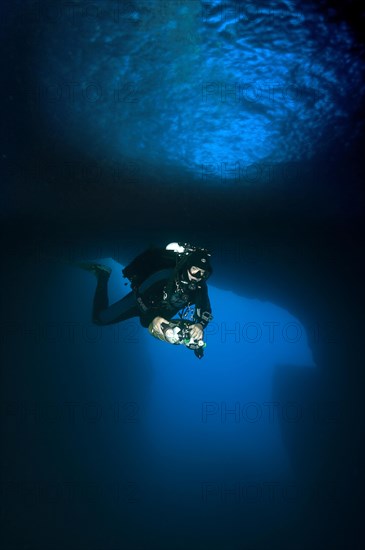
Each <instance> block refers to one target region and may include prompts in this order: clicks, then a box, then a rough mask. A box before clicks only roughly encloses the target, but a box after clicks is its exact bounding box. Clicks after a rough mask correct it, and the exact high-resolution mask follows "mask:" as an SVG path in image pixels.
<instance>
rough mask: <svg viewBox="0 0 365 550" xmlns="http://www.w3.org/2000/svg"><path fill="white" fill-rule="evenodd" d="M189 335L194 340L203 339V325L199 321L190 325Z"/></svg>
mask: <svg viewBox="0 0 365 550" xmlns="http://www.w3.org/2000/svg"><path fill="white" fill-rule="evenodd" d="M190 335H191V337H192V338H194V340H202V339H203V325H202V324H201V323H196V324H195V325H192V327H191V329H190Z"/></svg>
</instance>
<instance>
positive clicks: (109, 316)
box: [93, 288, 140, 325]
mask: <svg viewBox="0 0 365 550" xmlns="http://www.w3.org/2000/svg"><path fill="white" fill-rule="evenodd" d="M100 292H101V297H102V292H103V289H102V288H100ZM95 295H96V293H95ZM100 303H102V302H100ZM94 304H95V301H94ZM97 306H99V303H98V304H97ZM139 313H140V312H139V309H138V306H137V303H136V297H135V294H134V292H130V293H129V294H127V295H126V296H124V298H122V299H121V300H118V302H115V303H114V304H112V305H111V306H109V307H108V306H107V305H106V307H104V308H103V309H95V308H94V316H93V320H94V323H98V324H100V325H111V324H113V323H119V322H120V321H126V320H127V319H131V317H138V316H139ZM95 314H97V316H95Z"/></svg>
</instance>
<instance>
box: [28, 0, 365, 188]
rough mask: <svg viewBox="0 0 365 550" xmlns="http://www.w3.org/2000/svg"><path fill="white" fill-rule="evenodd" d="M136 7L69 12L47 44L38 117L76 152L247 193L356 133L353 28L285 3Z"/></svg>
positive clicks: (47, 34) (52, 28)
mask: <svg viewBox="0 0 365 550" xmlns="http://www.w3.org/2000/svg"><path fill="white" fill-rule="evenodd" d="M121 4H122V5H123V4H124V3H121ZM129 4H130V3H128V2H127V3H125V9H123V8H122V7H120V8H119V10H118V11H117V13H116V12H115V3H114V2H105V3H104V6H105V8H104V11H103V14H104V15H101V14H100V15H99V17H98V14H95V16H92V15H91V14H87V16H84V17H82V14H78V12H77V10H74V12H73V16H72V17H71V16H70V15H68V16H67V13H63V14H62V13H61V16H59V17H57V18H56V17H55V18H54V21H53V22H52V24H49V25H48V27H47V30H45V31H44V35H43V38H44V41H40V42H39V58H40V64H39V70H38V74H37V86H38V87H40V90H41V96H40V97H41V106H42V110H43V111H44V113H45V115H46V117H47V119H48V124H49V125H50V126H51V127H52V128H53V129H55V130H56V131H57V132H58V133H59V134H60V135H63V136H64V137H65V139H66V141H67V142H69V143H72V144H73V146H74V147H75V148H80V147H81V148H82V149H84V150H85V151H86V152H88V153H89V154H90V156H92V157H93V158H95V159H103V161H107V162H116V163H118V164H122V165H123V163H124V162H126V159H136V160H138V162H140V161H142V163H143V164H144V165H145V166H146V165H148V164H152V165H154V166H156V169H157V170H161V168H162V167H177V168H178V169H180V170H184V172H185V173H187V174H189V175H190V177H191V178H196V180H197V181H200V183H201V184H202V185H213V184H220V183H221V181H222V180H223V181H224V182H225V183H226V184H227V183H228V184H229V183H232V184H233V183H235V182H236V181H237V179H238V178H239V179H241V180H243V181H244V183H245V184H246V185H247V186H250V185H255V184H256V183H258V182H260V181H261V180H264V181H265V174H264V173H263V172H264V170H261V171H260V173H257V165H261V166H262V165H264V164H265V163H284V162H293V161H299V160H303V159H309V158H311V157H312V156H313V154H314V153H315V152H318V151H319V150H320V147H321V143H322V142H323V143H325V144H326V145H328V144H329V142H330V141H331V140H336V139H343V136H344V135H345V134H346V133H348V132H346V129H347V128H348V124H349V119H350V117H351V114H352V113H354V111H355V109H357V108H358V107H359V104H360V103H359V102H360V100H361V97H362V92H363V90H364V81H365V80H364V66H363V64H362V62H361V61H360V58H357V57H356V56H355V53H354V49H353V48H352V46H353V37H352V35H351V32H350V30H349V28H348V27H347V26H346V24H345V23H342V24H335V23H328V22H326V20H325V19H324V17H323V16H322V15H318V14H314V10H313V11H312V12H311V10H310V6H307V7H306V9H305V11H304V10H303V9H302V7H301V3H300V2H296V1H289V0H284V1H283V2H280V3H278V2H276V0H275V1H274V0H272V1H271V2H267V1H265V2H252V3H240V2H229V1H224V2H211V1H209V2H203V3H201V2H198V1H196V2H195V1H189V2H187V3H186V4H184V5H181V4H180V3H179V2H177V3H175V2H162V3H161V2H159V1H156V2H153V1H151V0H143V1H141V2H138V3H137V4H136V6H135V7H133V10H132V9H131V7H129V8H128V7H127V6H128V5H129ZM65 45H66V46H65ZM352 133H353V135H355V134H356V128H354V126H352ZM80 144H81V145H80ZM252 166H254V168H252ZM250 167H251V168H250ZM247 171H248V172H249V174H247Z"/></svg>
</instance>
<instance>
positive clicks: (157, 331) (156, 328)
mask: <svg viewBox="0 0 365 550" xmlns="http://www.w3.org/2000/svg"><path fill="white" fill-rule="evenodd" d="M163 323H166V324H169V321H167V320H166V319H164V318H163V317H155V318H154V319H153V321H152V323H151V325H150V326H151V333H152V334H153V336H156V338H158V339H159V340H163V342H166V340H165V336H164V333H163V331H162V327H161V325H162V324H163Z"/></svg>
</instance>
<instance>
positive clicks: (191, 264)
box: [79, 243, 212, 343]
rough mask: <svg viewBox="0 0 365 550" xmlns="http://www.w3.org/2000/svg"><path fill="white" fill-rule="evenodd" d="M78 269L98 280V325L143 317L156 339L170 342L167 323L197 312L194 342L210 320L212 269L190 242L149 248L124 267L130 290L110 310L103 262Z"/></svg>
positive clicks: (192, 325)
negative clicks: (209, 288) (209, 280)
mask: <svg viewBox="0 0 365 550" xmlns="http://www.w3.org/2000/svg"><path fill="white" fill-rule="evenodd" d="M79 266H80V267H83V268H84V269H87V270H88V271H92V272H93V273H94V274H95V275H96V277H97V287H96V291H95V296H94V302H93V321H94V323H96V324H99V325H110V324H113V323H118V322H120V321H124V320H126V319H130V318H132V317H139V319H140V323H141V325H142V326H143V327H146V328H147V327H148V330H149V332H150V333H151V334H152V335H153V336H155V337H156V338H159V339H160V340H162V341H165V342H169V343H172V342H170V341H169V340H168V339H167V338H166V336H165V332H164V327H165V326H166V324H168V323H169V321H170V320H171V319H172V318H173V317H174V315H176V314H177V313H178V312H180V313H179V315H180V318H181V319H183V318H184V317H188V316H189V314H191V313H193V321H190V326H189V331H190V335H191V337H192V338H193V339H195V340H196V341H198V340H201V339H202V338H203V331H204V329H205V328H206V326H207V325H208V323H209V321H210V320H211V319H212V310H211V306H210V301H209V297H208V288H207V284H206V280H207V279H208V277H209V276H210V275H211V274H212V267H211V264H210V253H209V252H208V251H207V250H206V249H202V248H196V247H193V246H191V245H189V244H187V243H185V244H183V245H181V244H178V243H171V244H170V245H168V246H167V247H166V248H165V249H163V248H151V249H149V250H146V251H145V252H143V253H142V254H140V255H139V256H137V258H135V259H134V260H133V261H132V262H131V263H130V264H129V265H128V266H127V267H126V268H125V269H123V272H122V273H123V276H124V277H126V278H127V279H129V281H130V283H131V287H132V291H131V292H130V293H129V294H127V295H126V296H125V297H124V298H122V299H121V300H119V301H118V302H116V303H114V304H112V305H111V306H109V302H108V280H109V277H110V273H111V269H110V268H109V267H107V266H104V265H101V264H85V263H84V264H79ZM193 305H195V309H194V308H193V307H192V306H193ZM181 310H183V311H182V313H181Z"/></svg>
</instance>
